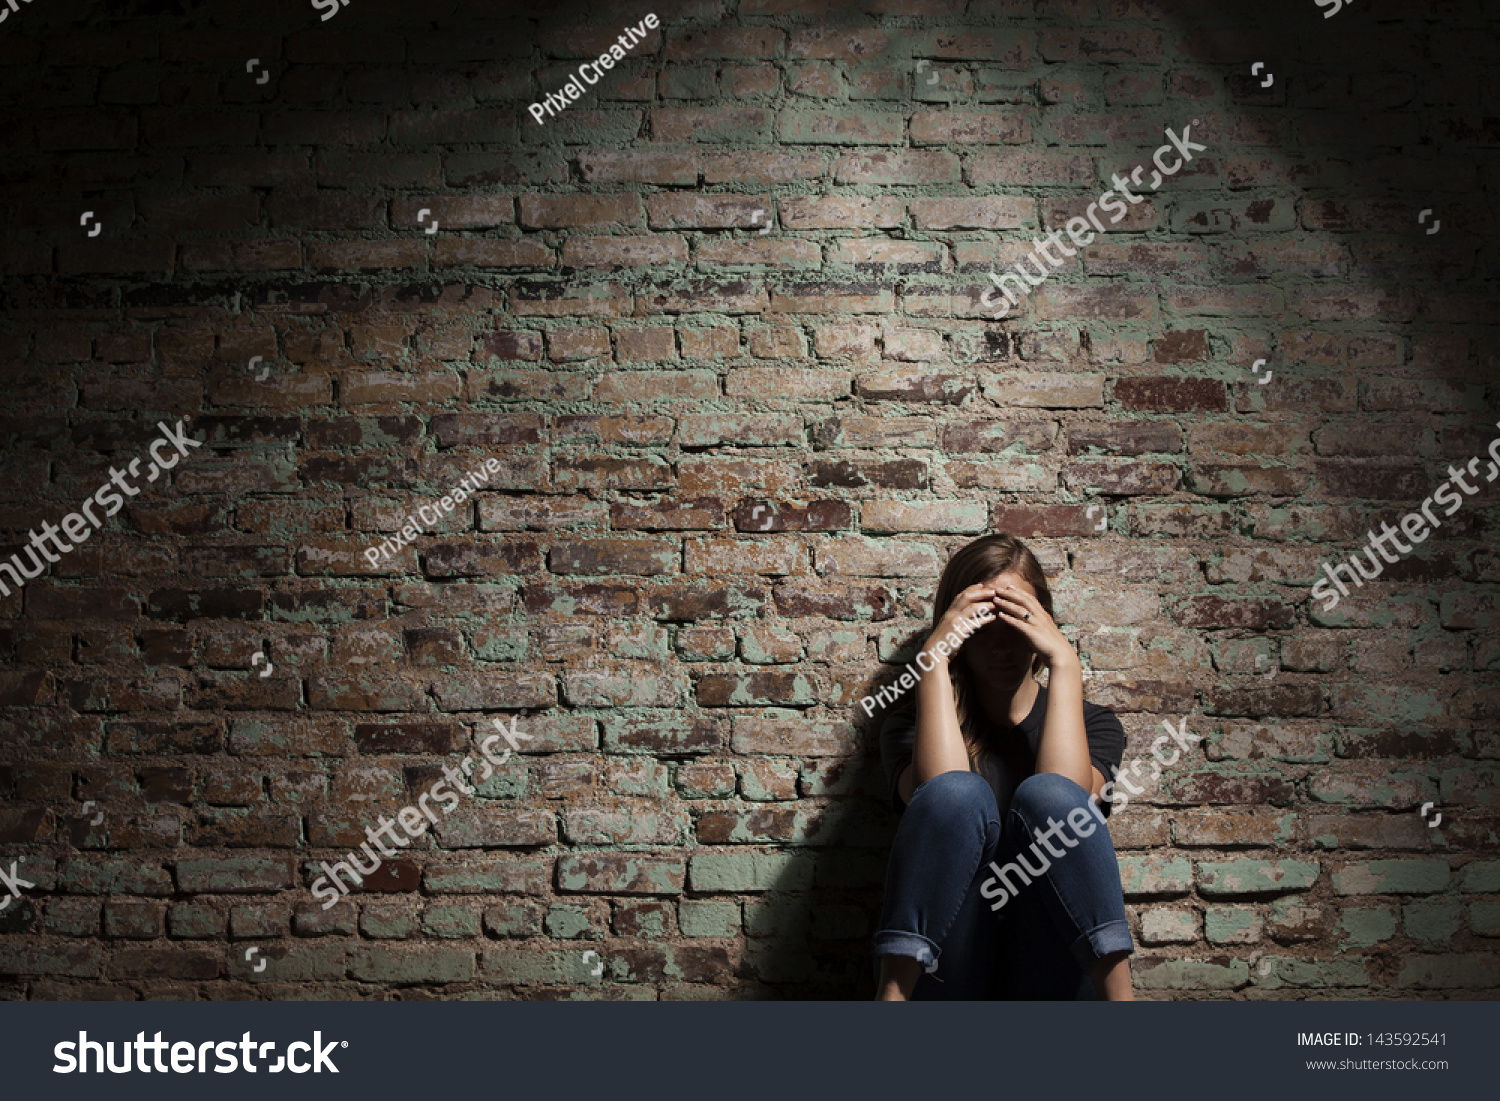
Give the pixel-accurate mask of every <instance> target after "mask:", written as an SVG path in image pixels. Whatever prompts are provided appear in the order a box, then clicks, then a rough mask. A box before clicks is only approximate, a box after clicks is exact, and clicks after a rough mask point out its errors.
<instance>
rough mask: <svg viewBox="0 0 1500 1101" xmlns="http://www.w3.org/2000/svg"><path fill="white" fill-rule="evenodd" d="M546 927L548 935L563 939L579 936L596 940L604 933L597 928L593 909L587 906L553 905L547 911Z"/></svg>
mask: <svg viewBox="0 0 1500 1101" xmlns="http://www.w3.org/2000/svg"><path fill="white" fill-rule="evenodd" d="M546 929H547V933H548V935H549V936H554V937H560V938H562V939H563V940H574V939H576V938H579V937H583V938H587V939H590V940H597V939H598V938H600V937H602V936H603V935H604V932H603V930H602V929H600V928H598V924H597V921H596V917H595V914H594V911H593V910H592V908H590V907H588V906H571V905H562V906H553V907H552V908H550V909H549V910H548V911H547V919H546Z"/></svg>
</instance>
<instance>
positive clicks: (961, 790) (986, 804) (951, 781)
mask: <svg viewBox="0 0 1500 1101" xmlns="http://www.w3.org/2000/svg"><path fill="white" fill-rule="evenodd" d="M913 811H916V812H917V814H919V815H933V816H936V817H940V818H973V817H981V818H983V817H990V818H993V817H994V816H995V813H996V806H995V793H994V791H993V790H992V789H991V788H990V785H989V782H988V781H987V780H985V778H984V777H983V776H980V775H979V774H978V773H976V772H960V771H953V772H941V773H939V774H938V775H936V776H934V777H933V778H932V779H930V780H927V781H924V782H923V783H921V784H918V785H917V789H916V791H914V792H912V796H911V802H910V803H908V804H907V805H906V813H907V814H908V815H910V814H911V813H912V812H913Z"/></svg>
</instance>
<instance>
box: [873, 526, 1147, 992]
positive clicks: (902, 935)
mask: <svg viewBox="0 0 1500 1101" xmlns="http://www.w3.org/2000/svg"><path fill="white" fill-rule="evenodd" d="M976 621H977V622H982V623H983V626H979V627H978V628H977V630H974V629H973V625H974V624H975V623H976ZM971 630H972V633H969V632H970V631H971ZM965 636H967V637H965ZM945 640H946V641H945ZM955 640H957V641H958V646H957V649H956V652H954V647H953V643H954V641H955ZM940 643H942V644H943V645H939V644H940ZM922 649H923V651H925V653H926V656H927V657H928V658H930V661H927V660H923V661H921V662H920V664H921V666H922V668H923V669H925V670H927V672H926V674H925V675H924V676H922V677H921V678H920V679H919V680H918V681H917V683H916V687H915V690H914V691H912V692H908V693H907V694H906V696H904V697H903V698H902V700H901V702H900V703H899V704H897V705H896V706H895V707H894V708H893V709H892V710H891V711H890V712H889V713H888V714H887V716H886V718H885V720H884V722H883V723H882V726H881V731H880V748H881V756H882V757H883V759H884V761H885V768H886V775H887V778H888V779H889V782H890V784H891V792H892V802H893V805H894V806H895V808H896V809H897V810H898V811H901V812H902V818H901V825H900V828H899V829H898V830H897V831H896V840H895V843H894V845H893V846H892V849H891V861H890V868H889V871H888V872H887V876H886V894H885V908H884V912H883V914H882V917H881V922H880V931H879V932H877V933H876V934H875V955H876V957H877V958H878V960H879V964H880V978H879V991H878V993H877V995H876V996H877V998H878V999H880V1000H886V1001H906V1000H908V999H912V998H921V999H977V998H1019V999H1074V998H1084V999H1088V998H1095V997H1097V998H1102V999H1105V1000H1109V1001H1128V1000H1133V994H1132V992H1131V986H1130V964H1129V956H1130V953H1131V952H1132V951H1134V946H1133V944H1132V942H1131V939H1130V929H1129V926H1128V925H1127V923H1126V919H1125V903H1124V897H1123V894H1122V892H1121V889H1120V870H1119V864H1118V862H1117V860H1116V858H1115V851H1114V846H1113V844H1112V843H1111V841H1110V838H1109V833H1108V831H1107V830H1105V829H1103V828H1102V821H1103V819H1102V816H1101V810H1100V809H1099V808H1100V803H1099V801H1098V800H1094V801H1092V802H1091V800H1090V796H1091V795H1097V794H1099V792H1100V791H1102V790H1103V788H1104V784H1105V781H1106V779H1107V778H1112V777H1113V775H1114V773H1115V772H1116V770H1118V768H1119V765H1120V759H1121V756H1122V755H1123V753H1124V750H1125V731H1124V728H1123V727H1121V725H1120V720H1119V719H1117V718H1116V717H1115V714H1114V712H1112V711H1111V710H1109V709H1108V708H1107V707H1096V706H1094V705H1093V704H1086V703H1084V702H1083V674H1082V666H1081V664H1080V662H1079V660H1078V655H1077V654H1076V653H1074V651H1073V647H1072V646H1071V645H1070V644H1069V642H1068V640H1067V639H1066V638H1065V637H1064V636H1063V634H1062V632H1061V631H1059V630H1058V629H1057V624H1056V623H1054V622H1053V620H1052V593H1051V591H1050V590H1049V589H1048V588H1047V579H1046V577H1045V576H1044V575H1043V574H1042V569H1041V566H1040V565H1039V564H1038V563H1037V560H1036V558H1035V557H1034V556H1033V555H1032V553H1031V552H1030V551H1029V550H1027V549H1026V547H1025V545H1024V544H1022V543H1021V541H1020V540H1019V539H1016V538H1014V537H1013V536H1009V535H989V536H985V537H984V538H982V539H976V540H975V541H974V542H972V543H970V544H968V545H967V546H965V547H963V548H962V549H960V550H959V551H958V552H957V553H955V554H954V555H953V557H952V558H951V559H950V560H949V562H948V566H947V568H946V569H944V570H943V576H942V579H941V580H940V581H939V582H938V589H937V596H936V599H935V601H934V607H933V630H932V634H931V635H929V636H928V638H927V640H926V642H925V643H924V644H923V646H922ZM1043 666H1046V667H1048V668H1049V669H1050V670H1051V672H1050V676H1049V680H1048V686H1047V687H1046V688H1043V687H1042V686H1041V685H1040V684H1039V683H1038V682H1037V681H1036V679H1035V674H1036V673H1037V672H1039V671H1040V669H1041V668H1042V667H1043ZM1102 813H1104V814H1107V813H1108V804H1104V805H1103V808H1102ZM1070 815H1071V816H1072V817H1070ZM1085 818H1086V819H1088V821H1089V822H1090V823H1094V824H1095V825H1097V826H1099V827H1100V828H1093V826H1090V827H1089V828H1088V831H1087V835H1085V831H1084V828H1083V825H1082V823H1083V820H1084V819H1085ZM1044 838H1045V840H1044ZM1044 844H1045V849H1044V848H1043V845H1044ZM1045 853H1051V854H1053V855H1051V856H1047V855H1044V854H1045ZM1013 865H1014V866H1015V867H1013ZM1022 866H1024V868H1025V869H1026V872H1028V873H1029V875H1021V874H1019V868H1020V867H1022ZM1001 872H1004V873H1006V874H1005V875H1004V876H1003V877H1002V876H1000V875H999V873H1001ZM1013 872H1014V873H1016V874H1011V873H1013ZM1001 884H1004V885H1005V886H1004V887H1001V886H1000V885H1001ZM1005 887H1009V888H1012V889H1013V893H1012V891H1007V890H1005ZM997 898H998V899H999V901H998V902H993V901H990V900H994V899H997ZM997 907H998V908H997Z"/></svg>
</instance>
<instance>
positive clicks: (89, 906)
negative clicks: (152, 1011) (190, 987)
mask: <svg viewBox="0 0 1500 1101" xmlns="http://www.w3.org/2000/svg"><path fill="white" fill-rule="evenodd" d="M103 905H104V904H103V903H102V902H101V901H100V900H99V899H97V898H49V899H48V900H47V918H46V922H45V923H44V924H45V928H46V931H47V932H49V933H56V934H58V935H60V936H64V937H97V936H98V935H99V928H100V925H99V919H100V913H101V911H102V908H103ZM180 908H181V907H173V910H174V911H175V910H177V909H180ZM204 909H206V907H205V908H204ZM209 913H210V914H212V911H209ZM205 926H206V928H205ZM223 932H224V919H223V918H222V917H219V918H218V922H217V925H216V926H215V925H214V924H213V923H212V922H204V923H203V924H202V925H200V926H198V927H197V931H194V932H191V933H190V932H186V931H183V932H174V933H173V934H172V935H173V936H179V937H182V936H198V937H212V936H218V935H220V934H222V933H223Z"/></svg>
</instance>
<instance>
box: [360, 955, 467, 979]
mask: <svg viewBox="0 0 1500 1101" xmlns="http://www.w3.org/2000/svg"><path fill="white" fill-rule="evenodd" d="M475 973H476V970H475V957H474V952H473V950H472V949H469V948H417V949H409V948H405V947H402V948H382V947H375V948H361V949H358V950H357V951H356V952H355V953H354V955H353V956H352V957H351V958H350V961H349V975H350V977H351V978H355V979H358V980H359V981H361V982H379V983H448V982H468V981H469V980H470V979H472V978H474V976H475Z"/></svg>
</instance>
